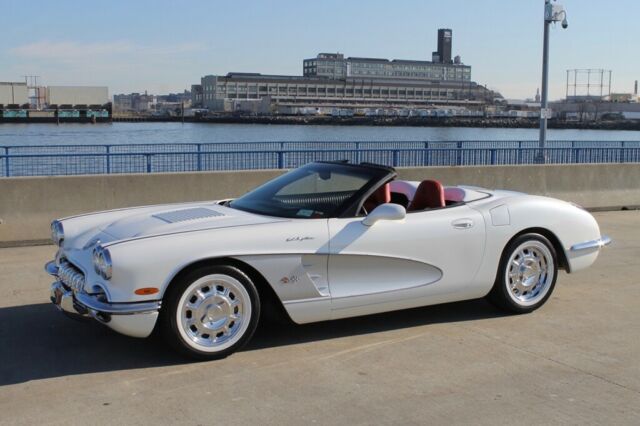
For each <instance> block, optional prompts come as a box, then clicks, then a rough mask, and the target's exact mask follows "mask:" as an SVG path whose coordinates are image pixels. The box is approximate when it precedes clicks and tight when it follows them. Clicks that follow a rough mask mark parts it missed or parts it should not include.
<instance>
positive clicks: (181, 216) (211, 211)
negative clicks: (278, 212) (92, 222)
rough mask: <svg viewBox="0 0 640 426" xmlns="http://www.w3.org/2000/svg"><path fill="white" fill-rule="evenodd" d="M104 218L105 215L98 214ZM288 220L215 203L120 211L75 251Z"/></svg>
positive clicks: (89, 232)
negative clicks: (185, 233)
mask: <svg viewBox="0 0 640 426" xmlns="http://www.w3.org/2000/svg"><path fill="white" fill-rule="evenodd" d="M98 215H105V213H102V214H98ZM286 220H287V219H282V218H276V217H269V216H261V215H257V214H253V213H248V212H244V211H241V210H236V209H232V208H229V207H224V206H221V205H219V204H217V203H216V202H205V203H188V204H168V205H160V206H152V207H142V208H132V209H122V210H118V211H114V212H113V213H111V214H110V213H106V215H105V217H101V221H100V223H99V224H97V226H95V227H93V228H92V229H90V230H87V231H86V232H84V233H83V234H82V235H79V236H78V238H76V239H75V240H74V241H73V242H70V243H72V244H73V246H74V248H76V249H80V248H88V247H89V246H91V245H93V244H95V243H96V241H98V240H99V241H100V242H101V243H103V244H109V243H114V242H120V241H123V240H130V239H135V238H145V237H152V236H159V235H167V234H175V233H182V232H193V231H201V230H210V229H218V228H230V227H237V226H248V225H260V224H267V223H274V222H282V221H286Z"/></svg>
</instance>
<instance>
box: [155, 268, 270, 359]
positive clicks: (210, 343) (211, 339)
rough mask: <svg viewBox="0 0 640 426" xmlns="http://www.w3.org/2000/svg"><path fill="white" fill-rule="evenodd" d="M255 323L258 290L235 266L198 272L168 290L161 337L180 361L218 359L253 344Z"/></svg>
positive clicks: (190, 273)
mask: <svg viewBox="0 0 640 426" xmlns="http://www.w3.org/2000/svg"><path fill="white" fill-rule="evenodd" d="M259 318H260V298H259V296H258V290H257V289H256V287H255V285H254V284H253V282H252V281H251V279H250V278H249V277H248V276H247V275H246V274H245V273H244V272H242V271H241V270H240V269H238V268H235V267H233V266H223V265H215V266H202V267H199V268H195V269H194V270H192V271H189V272H187V273H186V274H184V275H182V276H180V277H179V278H178V279H177V280H176V281H175V282H174V283H172V285H171V286H170V287H169V289H168V290H167V292H166V294H165V297H164V300H163V305H162V311H161V313H160V327H161V330H160V331H161V333H162V334H163V336H164V338H165V340H166V341H167V342H168V343H169V345H171V346H172V347H173V348H174V349H176V350H177V351H178V352H180V353H182V354H184V355H187V356H190V357H193V358H197V359H220V358H225V357H227V356H228V355H230V354H232V353H233V352H235V351H237V350H238V349H240V348H241V347H242V346H244V345H245V344H246V343H247V342H248V341H249V339H251V336H252V335H253V333H254V332H255V330H256V327H257V325H258V319H259Z"/></svg>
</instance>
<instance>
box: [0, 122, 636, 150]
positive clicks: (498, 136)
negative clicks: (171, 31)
mask: <svg viewBox="0 0 640 426" xmlns="http://www.w3.org/2000/svg"><path fill="white" fill-rule="evenodd" d="M537 139H538V130H537V129H485V128H463V127H391V126H389V127H383V126H313V125H268V124H209V123H185V124H182V123H113V124H71V123H68V124H67V123H65V124H61V125H59V126H58V125H55V124H1V125H0V146H3V145H4V146H7V145H67V144H72V145H76V144H80V145H81V144H93V145H99V144H157V143H162V144H164V143H217V142H259V141H332V140H334V141H335V140H342V141H367V140H375V141H399V140H403V141H417V140H420V141H425V140H429V141H436V140H437V141H460V140H537ZM548 139H549V140H574V141H587V140H592V141H630V140H636V141H637V140H640V132H638V131H624V130H617V131H611V130H555V129H551V130H549V132H548Z"/></svg>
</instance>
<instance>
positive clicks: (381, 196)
mask: <svg viewBox="0 0 640 426" xmlns="http://www.w3.org/2000/svg"><path fill="white" fill-rule="evenodd" d="M390 201H391V186H390V185H389V184H388V183H385V184H384V185H382V186H381V187H380V188H378V189H376V190H375V192H374V193H373V194H371V195H369V198H367V199H366V201H365V202H364V204H363V207H364V208H365V209H366V210H367V212H369V213H370V212H371V211H372V210H373V209H375V208H376V207H378V206H379V205H380V204H384V203H388V202H390Z"/></svg>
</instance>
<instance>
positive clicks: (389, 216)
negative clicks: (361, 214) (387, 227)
mask: <svg viewBox="0 0 640 426" xmlns="http://www.w3.org/2000/svg"><path fill="white" fill-rule="evenodd" d="M406 215H407V210H406V209H405V208H404V207H402V206H401V205H400V204H391V203H386V204H380V205H379V206H378V207H376V208H375V209H373V211H372V212H371V213H369V214H368V215H367V217H365V218H364V219H363V220H362V224H363V225H364V226H371V225H373V224H374V223H376V222H377V221H379V220H402V219H404V218H405V216H406Z"/></svg>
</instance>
